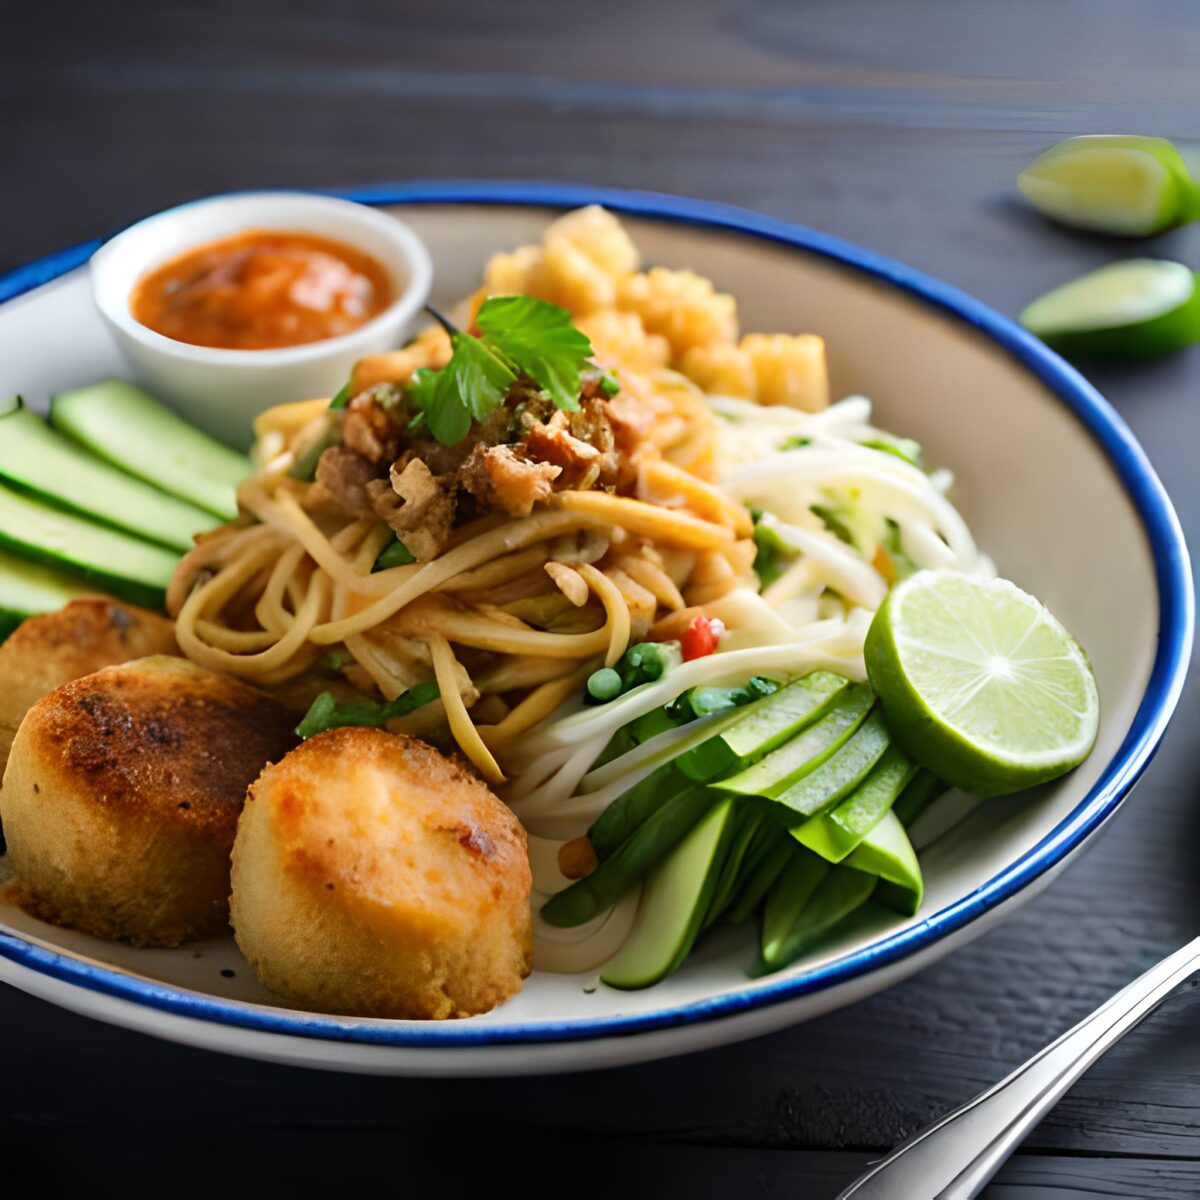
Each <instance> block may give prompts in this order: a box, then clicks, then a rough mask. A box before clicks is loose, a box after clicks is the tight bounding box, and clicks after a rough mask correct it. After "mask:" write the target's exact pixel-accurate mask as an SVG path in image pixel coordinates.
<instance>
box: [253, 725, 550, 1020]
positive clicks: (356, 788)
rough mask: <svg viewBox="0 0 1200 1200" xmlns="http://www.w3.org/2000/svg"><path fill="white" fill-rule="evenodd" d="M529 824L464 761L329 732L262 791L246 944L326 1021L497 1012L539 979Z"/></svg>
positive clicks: (276, 983)
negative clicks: (534, 961)
mask: <svg viewBox="0 0 1200 1200" xmlns="http://www.w3.org/2000/svg"><path fill="white" fill-rule="evenodd" d="M529 889H530V873H529V858H528V854H527V849H526V841H525V832H524V830H523V829H522V828H521V826H520V824H519V823H518V821H517V819H516V817H514V816H513V814H512V813H511V812H510V811H509V809H508V808H507V807H506V806H505V805H504V804H503V803H502V802H501V801H500V800H498V799H497V798H496V797H495V796H494V795H493V794H492V793H491V792H490V791H489V790H488V789H487V787H486V786H485V785H484V784H483V783H481V782H480V781H479V779H477V778H476V777H475V776H474V775H472V774H470V773H469V772H468V771H467V770H466V769H465V768H464V767H463V766H461V765H460V764H459V763H457V762H455V761H452V760H451V759H448V758H446V757H445V756H444V755H442V754H440V753H439V752H438V751H437V750H435V749H433V747H431V746H428V745H426V744H425V743H424V742H420V741H417V740H416V739H415V738H410V737H404V736H401V735H398V734H392V733H386V732H384V731H383V730H380V729H362V728H347V729H334V730H330V731H329V732H326V733H321V734H318V735H317V736H316V737H313V738H311V739H309V740H308V741H306V742H305V743H304V744H303V745H301V746H299V747H298V748H297V749H295V750H293V751H292V752H291V753H290V754H289V755H288V756H287V757H286V758H285V759H284V760H283V761H282V762H279V763H276V764H275V765H274V766H271V767H268V768H267V769H266V770H265V771H264V772H263V773H262V776H261V777H260V778H259V779H258V781H257V782H256V783H255V784H254V786H253V787H252V788H251V790H250V795H249V797H248V798H247V801H246V808H245V811H244V812H243V813H242V819H241V821H240V823H239V825H238V834H237V841H236V842H235V843H234V848H233V897H232V900H231V902H230V910H231V918H232V922H233V927H234V933H235V935H236V937H237V943H238V946H239V947H240V948H241V951H242V953H243V954H244V955H245V956H246V959H247V960H248V961H249V963H250V965H251V966H252V967H253V968H254V970H255V971H256V972H257V974H258V977H259V978H260V979H261V980H262V982H263V983H264V984H265V985H266V986H267V987H268V988H270V989H271V990H272V991H275V992H278V993H279V994H280V995H281V996H285V997H286V998H288V999H289V1000H291V1001H294V1002H296V1003H298V1004H301V1005H303V1006H304V1007H306V1008H310V1009H315V1010H317V1011H321V1012H331V1013H343V1014H348V1015H356V1016H370V1017H399V1018H443V1017H464V1016H470V1015H472V1014H475V1013H482V1012H487V1011H488V1010H489V1009H491V1008H494V1007H495V1006H496V1005H497V1004H500V1003H502V1002H503V1001H504V1000H507V999H508V998H509V997H510V996H512V995H514V994H515V993H516V992H517V991H519V990H520V987H521V981H522V980H523V979H524V978H525V976H526V975H528V974H529V969H530V955H531V928H530V910H529Z"/></svg>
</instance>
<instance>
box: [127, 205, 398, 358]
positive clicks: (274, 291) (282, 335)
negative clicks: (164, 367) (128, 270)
mask: <svg viewBox="0 0 1200 1200" xmlns="http://www.w3.org/2000/svg"><path fill="white" fill-rule="evenodd" d="M392 299H393V295H392V286H391V281H390V279H389V276H388V273H387V271H386V270H385V269H384V267H383V266H382V265H381V264H380V263H378V262H376V261H375V259H373V258H372V257H371V256H370V255H368V254H364V253H363V252H362V251H361V250H357V249H355V248H354V247H353V246H347V245H345V244H344V243H342V242H336V241H333V240H331V239H330V238H324V237H318V236H316V235H315V234H309V233H292V232H284V231H271V230H261V229H256V230H251V231H249V232H246V233H239V234H235V235H234V236H232V237H225V238H219V239H217V240H216V241H212V242H205V243H204V244H203V245H200V246H196V247H194V248H193V249H191V250H188V251H185V252H184V253H183V254H180V255H179V256H178V257H177V258H173V259H171V260H170V261H169V262H166V263H164V264H163V265H162V266H160V267H156V268H155V269H154V270H153V271H150V272H149V273H148V274H146V275H143V276H142V278H141V279H140V280H138V282H137V283H136V284H135V285H134V288H133V292H132V293H131V295H130V297H129V311H130V313H131V314H132V316H133V318H134V320H135V321H138V322H139V323H141V324H142V325H145V326H146V327H147V328H148V329H152V330H154V332H155V333H161V334H163V335H164V336H166V337H169V338H174V340H175V341H177V342H189V343H191V345H193V346H211V347H214V348H219V349H222V350H273V349H278V348H280V347H283V346H301V345H304V344H305V343H307V342H319V341H322V340H324V339H325V338H331V337H337V336H339V335H340V334H343V333H349V332H350V331H351V330H354V329H357V328H358V327H359V326H360V325H363V324H365V323H366V322H367V321H369V320H371V318H372V317H374V316H377V315H378V314H379V313H380V312H382V311H383V309H385V308H386V307H387V306H388V305H389V304H390V303H391V302H392Z"/></svg>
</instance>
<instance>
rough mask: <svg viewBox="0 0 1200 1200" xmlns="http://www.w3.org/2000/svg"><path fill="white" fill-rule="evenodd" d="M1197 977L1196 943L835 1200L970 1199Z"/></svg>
mask: <svg viewBox="0 0 1200 1200" xmlns="http://www.w3.org/2000/svg"><path fill="white" fill-rule="evenodd" d="M1197 970H1200V938H1197V939H1196V940H1195V941H1193V942H1189V943H1188V944H1187V945H1186V946H1184V947H1183V948H1182V949H1181V950H1177V951H1176V952H1175V953H1174V954H1172V955H1171V956H1170V957H1169V958H1164V959H1163V960H1162V962H1160V963H1158V964H1157V965H1155V966H1153V967H1151V968H1150V970H1148V971H1147V972H1146V973H1145V974H1144V975H1141V976H1139V977H1138V978H1137V979H1135V980H1134V981H1133V982H1132V983H1131V984H1129V985H1128V986H1127V987H1124V988H1122V989H1121V991H1119V992H1118V993H1117V994H1116V995H1115V996H1113V997H1112V999H1111V1000H1108V1001H1106V1002H1105V1003H1104V1004H1102V1005H1101V1006H1100V1007H1099V1008H1098V1009H1096V1011H1095V1012H1094V1013H1092V1014H1091V1016H1088V1017H1085V1018H1084V1019H1083V1020H1082V1021H1080V1022H1079V1024H1078V1025H1076V1026H1075V1028H1074V1029H1069V1030H1067V1032H1066V1033H1064V1034H1063V1035H1062V1037H1060V1038H1059V1039H1058V1040H1057V1041H1054V1042H1051V1044H1050V1045H1049V1046H1047V1047H1046V1048H1045V1049H1044V1050H1041V1051H1039V1053H1037V1054H1035V1055H1034V1057H1033V1058H1031V1059H1030V1060H1029V1061H1028V1062H1027V1063H1025V1064H1024V1065H1023V1066H1020V1067H1018V1068H1017V1069H1016V1070H1015V1071H1014V1072H1013V1073H1012V1074H1011V1075H1009V1076H1008V1077H1007V1078H1006V1079H1002V1080H1001V1081H1000V1082H999V1083H997V1084H995V1085H994V1086H993V1087H991V1088H989V1089H988V1090H987V1091H986V1092H981V1093H980V1094H979V1095H978V1096H976V1097H975V1098H974V1099H973V1100H968V1101H967V1103H966V1104H964V1105H962V1107H961V1108H956V1109H955V1110H954V1111H953V1112H950V1113H947V1114H946V1115H945V1116H944V1117H942V1118H941V1119H940V1120H938V1121H935V1122H934V1123H933V1124H932V1125H930V1126H929V1127H928V1128H926V1129H923V1130H921V1132H920V1133H917V1134H915V1135H914V1136H913V1137H911V1138H909V1139H908V1141H906V1142H904V1143H902V1144H901V1145H899V1146H897V1147H896V1149H895V1150H893V1151H892V1153H891V1154H889V1155H888V1156H887V1158H885V1159H883V1161H882V1162H879V1163H876V1164H875V1166H873V1167H872V1168H871V1170H869V1171H868V1172H867V1173H866V1174H865V1175H863V1176H862V1177H861V1178H860V1179H858V1180H856V1181H855V1182H854V1183H852V1184H851V1185H850V1186H849V1187H848V1188H847V1189H846V1190H845V1191H844V1192H842V1193H841V1194H840V1195H839V1196H838V1198H837V1200H847V1198H848V1197H853V1198H854V1200H971V1198H972V1197H974V1196H977V1195H978V1194H979V1192H980V1191H981V1190H982V1188H983V1186H984V1185H985V1184H986V1183H987V1182H988V1180H989V1179H991V1177H992V1176H993V1175H994V1174H995V1173H996V1172H997V1171H998V1170H999V1169H1000V1167H1001V1165H1002V1164H1003V1163H1004V1161H1005V1160H1006V1159H1007V1158H1008V1156H1009V1155H1010V1154H1011V1153H1012V1152H1013V1150H1014V1149H1015V1148H1016V1146H1017V1145H1018V1144H1019V1143H1020V1142H1021V1140H1022V1139H1023V1138H1024V1137H1025V1135H1026V1134H1027V1133H1028V1132H1029V1130H1030V1129H1031V1128H1032V1127H1033V1126H1034V1125H1036V1124H1037V1122H1038V1121H1039V1120H1041V1118H1042V1117H1043V1116H1044V1115H1045V1114H1046V1112H1048V1111H1049V1109H1050V1108H1052V1107H1053V1106H1054V1104H1055V1103H1056V1102H1057V1101H1058V1099H1059V1098H1060V1097H1061V1096H1062V1095H1063V1093H1064V1092H1065V1091H1066V1090H1067V1089H1068V1088H1069V1087H1070V1086H1071V1084H1073V1083H1074V1082H1075V1080H1076V1079H1078V1078H1079V1076H1080V1075H1082V1074H1083V1073H1084V1071H1086V1070H1087V1069H1088V1067H1090V1066H1091V1065H1092V1063H1094V1062H1095V1061H1096V1059H1098V1058H1099V1057H1100V1055H1102V1054H1103V1053H1104V1052H1105V1051H1106V1050H1107V1049H1108V1048H1109V1047H1110V1046H1112V1045H1113V1044H1114V1043H1115V1042H1117V1041H1119V1040H1120V1039H1121V1038H1122V1037H1124V1035H1125V1034H1126V1033H1128V1032H1129V1030H1131V1029H1132V1028H1133V1027H1134V1026H1135V1025H1136V1024H1137V1023H1138V1022H1139V1021H1141V1020H1142V1019H1143V1018H1144V1017H1146V1016H1148V1015H1149V1014H1150V1013H1151V1012H1153V1011H1154V1009H1155V1008H1157V1007H1158V1005H1160V1004H1161V1003H1162V1002H1163V1001H1164V1000H1165V999H1166V998H1167V996H1168V995H1169V994H1170V993H1171V991H1172V990H1173V989H1174V988H1175V987H1177V986H1178V985H1179V984H1180V983H1182V982H1183V981H1184V980H1185V979H1187V978H1188V976H1190V975H1192V974H1194V973H1195V972H1196V971H1197Z"/></svg>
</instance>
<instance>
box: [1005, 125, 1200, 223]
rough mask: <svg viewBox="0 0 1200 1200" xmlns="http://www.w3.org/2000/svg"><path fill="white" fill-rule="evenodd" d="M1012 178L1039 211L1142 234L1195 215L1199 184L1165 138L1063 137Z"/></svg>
mask: <svg viewBox="0 0 1200 1200" xmlns="http://www.w3.org/2000/svg"><path fill="white" fill-rule="evenodd" d="M1017 186H1018V187H1019V188H1020V189H1021V191H1022V192H1023V193H1024V195H1025V198H1026V199H1027V200H1028V201H1029V202H1030V203H1031V204H1032V205H1033V206H1034V208H1036V209H1037V210H1038V211H1039V212H1042V213H1044V214H1045V215H1046V216H1048V217H1051V218H1053V219H1054V220H1056V221H1060V222H1061V223H1062V224H1064V225H1071V226H1073V227H1074V228H1076V229H1096V230H1099V231H1101V232H1102V233H1112V234H1117V235H1124V236H1127V237H1146V236H1148V235H1149V234H1153V233H1162V232H1163V231H1164V230H1167V229H1173V228H1175V226H1177V225H1182V224H1183V223H1184V222H1185V221H1190V220H1192V219H1193V218H1195V217H1197V216H1200V186H1197V182H1196V179H1195V178H1193V176H1192V173H1191V171H1190V170H1189V169H1188V164H1187V162H1186V161H1185V159H1184V158H1183V156H1182V155H1181V154H1180V152H1179V151H1178V150H1177V149H1176V148H1175V147H1174V146H1173V145H1172V144H1171V143H1170V142H1168V141H1167V140H1166V138H1157V137H1124V136H1114V135H1111V134H1099V135H1092V136H1088V137H1073V138H1067V139H1066V141H1062V142H1059V143H1058V144H1057V145H1054V146H1051V147H1050V148H1049V149H1048V150H1045V151H1043V152H1042V153H1041V154H1039V155H1038V157H1037V158H1035V159H1034V160H1033V162H1032V163H1030V165H1029V166H1028V167H1026V168H1025V170H1024V171H1022V172H1021V174H1020V175H1019V176H1018V177H1017Z"/></svg>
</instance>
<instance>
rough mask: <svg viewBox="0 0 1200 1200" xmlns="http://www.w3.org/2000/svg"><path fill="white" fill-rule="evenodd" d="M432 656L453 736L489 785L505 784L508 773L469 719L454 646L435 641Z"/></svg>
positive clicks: (442, 639) (431, 646)
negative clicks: (460, 685)
mask: <svg viewBox="0 0 1200 1200" xmlns="http://www.w3.org/2000/svg"><path fill="white" fill-rule="evenodd" d="M429 652H430V654H432V655H433V671H434V676H435V678H436V679H437V684H438V691H439V692H440V693H441V697H442V703H443V704H444V705H445V706H446V717H447V719H448V720H449V722H450V732H451V733H452V734H454V740H455V741H456V742H458V744H459V746H460V747H461V748H462V751H463V753H464V754H465V755H466V756H467V757H468V758H469V759H470V760H471V762H472V763H474V764H475V766H476V768H477V769H478V771H479V773H480V775H482V776H483V777H484V779H486V780H487V781H488V783H491V784H497V783H503V782H504V772H503V771H501V770H500V766H499V764H498V763H497V762H496V760H495V759H494V758H493V757H492V752H491V751H490V750H489V749H488V748H487V746H486V745H484V742H483V739H482V738H481V737H480V736H479V731H478V730H477V729H476V728H475V726H474V725H472V724H471V718H470V717H469V716H468V715H467V706H466V705H465V704H464V703H463V698H462V693H461V692H460V691H459V690H458V672H459V665H458V660H457V659H456V658H455V657H454V651H453V650H451V649H450V643H449V642H448V641H446V639H445V638H443V637H431V638H430V639H429Z"/></svg>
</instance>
